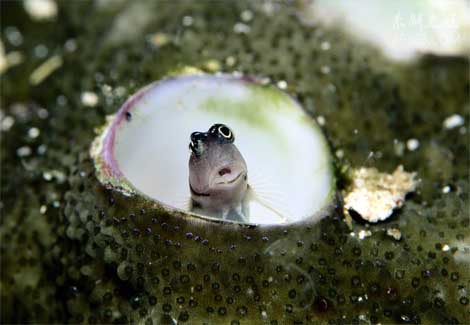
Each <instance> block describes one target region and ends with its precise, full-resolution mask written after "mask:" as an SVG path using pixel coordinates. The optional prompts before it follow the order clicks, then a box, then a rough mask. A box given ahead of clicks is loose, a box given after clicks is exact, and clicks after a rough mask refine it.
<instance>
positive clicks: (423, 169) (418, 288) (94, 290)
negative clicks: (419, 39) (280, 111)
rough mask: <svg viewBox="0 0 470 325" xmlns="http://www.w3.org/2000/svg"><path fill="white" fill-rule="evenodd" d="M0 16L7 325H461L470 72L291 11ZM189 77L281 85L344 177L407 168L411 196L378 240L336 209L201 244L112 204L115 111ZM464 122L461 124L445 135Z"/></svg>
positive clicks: (178, 9)
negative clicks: (97, 150)
mask: <svg viewBox="0 0 470 325" xmlns="http://www.w3.org/2000/svg"><path fill="white" fill-rule="evenodd" d="M0 5H1V40H2V44H3V47H4V49H2V51H4V52H5V53H6V55H7V56H8V54H10V55H11V54H12V53H14V54H15V55H16V56H10V57H9V60H10V61H9V62H10V63H12V62H13V63H14V64H11V66H9V67H8V68H7V69H5V70H3V69H2V75H1V78H2V79H1V96H0V100H1V103H0V106H1V125H0V127H1V148H0V154H1V157H0V161H1V192H0V193H1V202H0V214H1V219H0V220H1V224H0V241H1V256H0V258H1V260H0V262H1V282H0V294H1V297H0V298H1V321H2V323H26V322H34V323H128V322H136V323H137V322H138V323H145V324H165V323H167V324H174V323H184V322H186V323H188V324H195V323H197V324H201V323H208V324H257V323H260V324H263V323H267V324H307V323H331V324H343V323H344V324H351V323H352V324H371V323H372V324H375V323H382V324H383V323H423V324H437V323H443V324H467V323H470V306H469V302H470V298H469V297H470V272H469V268H470V230H469V223H470V220H469V217H470V216H469V159H470V155H469V134H470V133H469V132H470V130H469V128H468V119H469V114H470V103H469V91H470V82H469V60H468V57H466V56H460V57H459V56H445V57H442V56H436V55H432V54H427V55H423V56H420V57H419V59H417V60H412V61H407V62H397V61H392V60H390V59H388V58H387V57H385V56H384V55H383V54H382V53H381V52H380V50H379V49H377V48H375V47H374V46H372V45H370V44H368V43H366V42H363V41H360V40H358V39H355V38H353V37H351V36H350V35H347V34H345V33H344V32H343V31H342V30H341V29H339V28H334V27H330V28H325V27H322V26H321V25H313V26H310V25H308V26H307V25H306V24H304V23H303V22H302V21H301V20H300V19H299V16H298V12H299V10H302V8H299V4H298V3H296V2H291V1H286V2H268V1H263V2H262V1H255V2H250V1H246V2H245V1H192V2H190V1H132V2H130V1H129V2H127V1H119V0H114V1H112V0H108V1H105V0H102V1H96V2H88V1H58V2H57V5H58V7H57V13H56V15H55V17H54V19H50V20H36V19H33V17H31V15H30V14H28V13H27V12H26V11H25V8H24V6H23V3H22V2H19V1H8V2H1V3H0ZM2 55H5V54H2ZM12 57H13V59H12ZM187 67H193V68H196V69H199V70H202V71H205V72H208V73H214V72H219V71H221V72H227V73H232V72H234V71H238V72H241V73H243V74H250V75H256V76H263V77H269V78H271V80H272V81H273V83H277V84H278V85H279V84H280V85H282V88H286V91H288V92H289V93H290V94H292V95H293V96H294V97H295V98H297V99H298V100H299V101H300V102H301V103H302V105H303V106H304V108H305V109H306V111H307V112H308V113H309V114H310V115H311V116H312V117H313V118H316V119H317V120H318V121H319V124H320V125H321V126H322V129H323V131H324V133H325V134H326V136H327V138H328V141H329V143H330V145H331V150H332V153H333V155H334V156H335V157H336V162H335V164H336V165H337V166H340V167H338V169H344V168H348V167H361V166H367V167H376V168H378V169H379V170H381V171H386V172H392V171H393V170H394V169H395V168H396V167H397V166H398V165H400V164H401V165H403V166H404V167H405V169H406V170H407V171H416V172H417V175H418V177H419V179H420V180H421V182H420V185H419V188H418V191H417V192H416V193H413V194H412V195H410V196H409V197H408V200H407V202H406V204H405V205H404V207H403V208H402V209H400V210H398V211H396V212H395V213H394V214H393V216H392V217H391V218H390V219H388V220H386V221H385V222H381V223H378V224H364V223H361V222H358V221H357V220H355V221H353V228H352V229H350V228H349V227H348V225H347V224H346V223H345V222H344V220H343V217H342V216H341V213H338V214H335V215H334V216H331V217H328V218H325V219H323V220H322V221H320V222H319V223H318V224H316V225H315V226H314V227H308V228H302V229H295V228H294V229H289V231H285V232H279V233H278V234H274V235H273V236H271V237H269V238H267V237H265V236H263V233H262V231H258V230H256V229H243V230H240V233H242V234H243V239H240V238H241V236H240V235H239V234H238V233H234V234H233V235H232V236H228V237H224V238H223V237H221V236H218V234H217V233H216V232H213V231H211V230H207V229H199V231H200V234H199V235H200V237H201V238H202V239H205V240H206V241H204V240H199V241H198V240H195V238H193V234H192V233H191V235H189V232H188V229H189V227H190V225H189V224H187V223H184V222H182V223H181V224H171V223H168V222H165V221H166V220H167V219H166V218H167V217H166V216H165V212H163V211H160V212H158V211H157V212H152V213H149V212H148V209H146V204H145V202H130V200H129V199H128V198H125V197H122V196H120V195H119V194H116V193H111V192H110V191H107V190H105V189H103V188H102V187H101V186H100V185H99V184H98V182H97V180H96V177H95V173H94V167H93V163H92V162H91V160H90V157H89V154H88V152H89V148H90V144H91V142H92V141H93V139H94V137H95V136H96V129H97V128H99V127H100V126H102V125H103V123H104V122H105V117H106V115H108V114H111V113H114V112H116V111H117V110H118V109H119V107H120V105H121V104H122V103H123V102H124V101H125V100H126V98H127V97H128V96H130V95H131V94H133V93H134V92H135V91H136V90H138V89H139V88H141V87H143V86H145V85H147V84H149V83H150V82H152V81H154V80H158V79H161V78H163V77H165V76H167V75H169V74H172V73H174V72H175V71H180V70H184V69H186V68H187ZM280 82H281V83H280ZM454 114H457V115H458V116H460V117H462V118H464V121H465V123H464V124H463V125H461V126H459V127H456V128H447V127H445V125H443V121H445V120H446V119H447V118H449V117H450V116H453V115H454ZM319 118H320V120H319ZM320 121H321V122H320ZM410 140H413V141H411V142H410ZM416 141H417V142H416ZM305 149H306V150H308V148H305ZM342 186H344V184H343V179H342V178H341V175H338V187H339V188H341V187H342ZM389 229H398V230H399V232H400V233H401V238H399V239H396V238H394V237H393V236H390V235H388V234H387V230H389ZM361 231H368V232H367V233H368V234H369V231H370V234H369V235H368V236H366V237H365V238H362V237H360V236H359V235H358V234H359V233H360V232H361ZM196 237H197V236H196ZM232 243H236V245H232Z"/></svg>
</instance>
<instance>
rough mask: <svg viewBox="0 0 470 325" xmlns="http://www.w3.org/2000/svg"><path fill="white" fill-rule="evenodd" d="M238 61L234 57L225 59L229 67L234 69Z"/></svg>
mask: <svg viewBox="0 0 470 325" xmlns="http://www.w3.org/2000/svg"><path fill="white" fill-rule="evenodd" d="M235 62H236V60H235V58H234V57H233V56H229V57H227V58H226V59H225V64H227V65H228V66H229V67H232V66H233V65H234V64H235Z"/></svg>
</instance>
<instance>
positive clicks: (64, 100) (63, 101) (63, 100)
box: [56, 95, 67, 106]
mask: <svg viewBox="0 0 470 325" xmlns="http://www.w3.org/2000/svg"><path fill="white" fill-rule="evenodd" d="M56 101H57V104H59V105H60V106H65V105H66V104H67V97H65V96H64V95H59V96H57V99H56Z"/></svg>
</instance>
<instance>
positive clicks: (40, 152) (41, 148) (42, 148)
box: [36, 144, 47, 155]
mask: <svg viewBox="0 0 470 325" xmlns="http://www.w3.org/2000/svg"><path fill="white" fill-rule="evenodd" d="M36 151H37V153H38V155H43V154H45V153H46V151H47V146H46V145H45V144H41V145H40V146H39V147H38V148H37V150H36Z"/></svg>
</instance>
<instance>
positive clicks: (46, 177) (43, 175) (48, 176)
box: [42, 172, 52, 182]
mask: <svg viewBox="0 0 470 325" xmlns="http://www.w3.org/2000/svg"><path fill="white" fill-rule="evenodd" d="M42 178H44V180H45V181H47V182H49V181H50V180H51V179H52V173H50V172H44V173H43V174H42Z"/></svg>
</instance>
